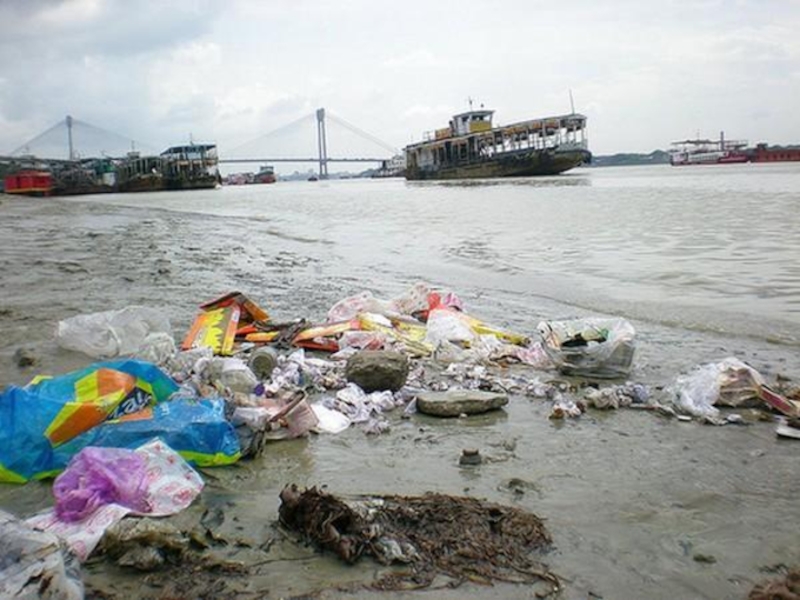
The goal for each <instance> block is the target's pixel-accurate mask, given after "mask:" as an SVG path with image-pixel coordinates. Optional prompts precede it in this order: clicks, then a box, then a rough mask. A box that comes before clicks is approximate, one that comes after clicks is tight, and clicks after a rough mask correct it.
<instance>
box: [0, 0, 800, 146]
mask: <svg viewBox="0 0 800 600" xmlns="http://www.w3.org/2000/svg"><path fill="white" fill-rule="evenodd" d="M379 12H380V14H379ZM384 13H385V8H380V9H379V8H378V7H376V5H375V3H374V2H372V1H368V0H342V1H340V2H337V3H331V2H323V1H321V0H296V1H289V0H280V1H274V2H257V1H255V0H233V1H230V2H215V1H213V0H192V1H189V0H187V1H178V2H169V3H167V2H157V1H155V0H151V1H142V2H132V1H124V0H61V1H56V0H53V1H45V0H34V1H28V2H9V1H0V20H2V22H3V23H4V30H5V32H7V35H5V36H4V37H3V38H0V143H1V144H2V148H0V150H3V149H10V148H13V147H16V146H18V145H20V144H21V143H23V142H24V141H25V140H27V139H29V138H31V137H33V136H34V135H36V134H38V133H39V132H40V131H42V130H44V129H45V128H46V127H48V126H50V125H51V124H52V123H54V122H55V121H56V120H58V119H61V118H63V116H64V115H65V114H68V113H70V114H73V115H75V116H76V117H79V118H82V119H84V120H86V121H89V122H91V123H95V124H96V125H99V126H101V127H103V128H105V129H110V130H112V131H119V132H120V133H122V134H124V135H126V136H128V137H133V138H135V139H137V140H141V141H147V142H149V143H150V144H151V145H154V146H158V147H163V146H166V145H169V144H172V143H176V142H179V141H183V140H185V139H186V138H187V137H188V135H189V134H192V135H193V136H194V137H195V139H203V140H209V141H217V142H219V144H220V147H221V148H226V147H228V148H231V147H235V146H237V145H241V144H242V143H244V142H247V141H248V140H253V139H255V138H258V137H259V136H260V135H262V134H264V133H267V132H269V131H272V130H275V129H278V128H280V127H281V126H282V125H285V124H286V123H289V122H292V121H294V120H295V119H298V118H299V117H302V116H303V115H306V114H310V113H311V112H313V110H314V109H316V108H317V107H318V106H326V107H327V108H328V109H329V110H331V111H333V112H335V113H336V114H339V115H341V116H343V117H344V118H346V119H347V120H348V121H350V122H351V123H354V124H356V125H358V126H359V127H361V128H362V129H365V130H366V131H369V132H370V133H372V134H373V135H376V136H377V137H379V138H381V139H384V140H385V141H387V142H389V143H391V144H392V145H396V146H402V145H405V144H407V143H409V142H410V141H412V140H413V139H418V138H419V137H420V136H421V134H422V132H423V131H426V130H430V129H433V128H435V127H440V126H442V125H444V124H445V123H446V122H447V119H448V118H449V116H450V114H451V113H452V112H455V111H458V110H461V109H463V108H464V107H465V106H466V100H467V98H468V97H473V98H474V99H475V100H476V101H478V102H483V103H485V104H486V105H487V107H490V108H494V109H496V110H497V113H496V119H497V120H498V121H500V122H510V121H514V120H519V119H524V118H528V117H535V116H542V115H546V114H551V113H559V112H564V111H565V110H568V108H569V92H570V90H571V91H572V93H573V96H574V98H575V101H576V103H577V108H578V109H579V110H581V111H582V112H584V113H586V114H587V115H588V116H589V127H590V139H591V146H592V149H593V150H594V151H595V152H599V153H608V152H615V151H649V150H652V149H654V148H659V147H660V148H663V147H666V145H668V144H669V142H670V141H671V140H672V139H677V138H680V137H685V136H687V135H691V134H694V133H695V132H696V131H697V130H698V129H699V130H702V133H704V134H707V135H712V134H716V132H718V131H719V130H720V129H725V130H726V131H730V133H731V135H733V136H735V137H746V138H751V139H753V140H755V139H759V140H766V141H770V142H773V143H788V142H800V117H798V116H797V115H796V111H795V109H794V106H793V101H792V99H793V98H797V97H800V67H798V65H800V42H798V39H797V36H796V33H795V32H796V31H797V30H798V28H800V3H798V2H797V1H796V0H790V1H783V0H758V1H755V0H664V1H663V2H659V3H658V4H654V3H651V2H641V1H639V0H613V1H608V2H596V1H595V0H571V1H569V2H561V3H554V2H552V1H550V0H548V1H544V0H505V1H503V2H499V3H489V2H478V1H475V2H469V3H465V2H463V1H460V0H459V1H457V0H441V1H439V2H435V3H432V2H423V1H422V0H407V1H406V2H405V3H404V4H403V6H402V8H399V9H398V10H395V11H392V12H391V14H389V15H388V17H387V15H385V14H384ZM334 135H335V133H334V132H331V136H334ZM338 136H339V137H337V138H335V139H334V138H333V137H332V139H331V143H332V144H333V145H335V146H337V147H341V148H342V151H343V152H344V151H347V150H348V149H349V148H352V151H353V152H359V151H361V150H360V149H359V148H358V147H357V141H356V140H349V139H348V138H347V137H346V136H345V135H344V134H343V133H342V132H339V133H338ZM306 137H307V138H308V139H306ZM302 144H307V146H308V152H313V149H314V141H313V131H312V132H311V133H308V134H306V133H303V134H302V135H301V136H299V140H297V141H294V142H293V141H290V140H288V139H287V140H283V147H284V148H289V147H291V148H294V147H298V148H300V147H301V146H302ZM364 151H366V150H364Z"/></svg>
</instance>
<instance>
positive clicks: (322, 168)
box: [317, 108, 328, 179]
mask: <svg viewBox="0 0 800 600" xmlns="http://www.w3.org/2000/svg"><path fill="white" fill-rule="evenodd" d="M317 149H318V150H319V178H320V179H327V178H328V141H327V137H326V135H325V109H324V108H318V109H317Z"/></svg>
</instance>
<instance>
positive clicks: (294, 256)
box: [0, 196, 800, 599]
mask: <svg viewBox="0 0 800 600" xmlns="http://www.w3.org/2000/svg"><path fill="white" fill-rule="evenodd" d="M165 199H166V197H165ZM0 202H2V204H0V215H2V219H0V232H2V235H1V236H0V247H1V248H0V249H1V250H2V258H3V260H2V279H3V290H4V291H3V298H2V302H1V303H0V324H2V327H3V331H4V338H5V342H4V343H3V344H2V346H1V347H0V383H2V384H9V383H16V384H20V383H25V382H26V381H27V380H29V379H30V378H31V377H32V376H33V375H35V374H38V373H51V374H56V373H62V372H65V371H67V370H69V369H72V368H76V367H79V366H84V365H86V364H88V363H89V362H91V361H90V360H89V359H87V358H86V357H84V356H81V355H77V354H73V353H69V352H66V351H62V350H59V349H58V348H56V347H55V345H54V343H53V339H52V333H53V328H54V326H55V324H56V322H57V321H58V320H59V319H62V318H65V317H68V316H72V315H74V314H78V313H88V312H94V311H98V310H108V309H111V308H121V307H123V306H126V305H131V304H145V305H148V306H155V307H160V308H162V309H163V310H164V311H165V312H166V314H167V315H168V316H169V317H170V320H171V322H172V324H173V328H174V331H175V336H176V338H177V339H180V338H181V337H182V336H183V334H184V333H185V331H186V329H187V328H188V326H189V324H190V322H191V320H192V318H193V316H194V314H195V309H196V306H197V304H198V303H199V302H201V301H203V300H206V299H208V298H210V297H213V296H216V295H217V294H219V293H222V292H224V291H227V290H230V289H239V290H242V291H244V292H246V293H248V294H249V295H250V296H252V297H253V298H254V299H256V300H257V301H259V303H260V304H262V305H263V306H265V307H266V308H268V309H269V310H270V312H271V313H272V314H273V316H274V317H275V318H278V319H283V318H287V319H289V318H295V317H299V316H309V317H311V318H317V319H320V318H322V317H324V314H325V312H326V311H327V309H328V308H329V307H330V306H332V305H333V304H334V303H335V302H336V301H337V300H339V299H340V298H342V297H344V296H347V295H350V294H353V293H356V292H359V291H361V290H362V289H371V290H373V291H374V292H376V294H379V295H381V296H383V297H391V296H393V295H395V294H397V293H399V292H401V291H403V290H404V289H405V288H406V287H408V285H409V284H411V283H413V282H414V281H416V280H417V279H420V278H423V279H427V280H429V281H431V282H432V283H434V284H439V285H442V286H444V287H448V288H451V289H454V290H456V291H457V292H458V293H459V294H460V295H461V297H462V298H463V299H464V301H465V303H466V304H467V307H468V309H469V311H470V312H471V313H473V314H475V315H477V316H481V317H483V318H485V319H486V320H488V321H490V322H493V323H496V324H498V325H501V326H505V327H508V328H511V329H513V330H516V331H521V332H525V333H532V332H533V331H535V327H536V324H537V323H538V321H539V320H540V319H542V318H556V317H559V316H563V315H564V314H565V312H566V311H567V310H568V311H569V314H575V315H578V316H580V315H581V314H588V311H586V310H585V309H581V308H580V307H578V306H576V305H572V306H569V307H568V308H567V307H565V306H564V305H562V304H559V303H558V302H557V301H555V300H553V299H552V298H549V297H548V295H547V294H543V295H541V296H535V295H532V294H523V293H520V292H519V291H516V290H515V289H514V286H513V285H508V286H503V285H502V284H501V285H498V284H497V283H498V281H499V279H498V278H496V277H486V278H479V277H471V276H470V275H469V274H468V273H464V272H459V271H456V270H454V271H452V272H451V273H450V274H449V276H448V277H436V275H437V273H436V271H435V268H433V267H432V268H431V270H430V272H425V271H423V270H421V269H420V268H419V265H416V264H415V265H414V266H413V267H411V268H404V267H402V266H400V265H402V263H403V261H402V257H395V258H393V259H387V258H385V257H383V256H380V257H375V258H376V264H377V265H379V266H378V267H377V268H374V269H368V268H365V267H364V266H361V265H360V264H356V263H351V262H347V261H342V260H341V259H342V253H341V252H339V248H338V247H337V245H336V244H335V243H334V242H332V241H330V239H327V238H326V235H325V230H324V227H321V228H319V235H318V236H313V235H311V234H310V232H311V230H314V228H309V234H308V235H305V236H298V235H294V234H287V233H286V231H285V230H283V229H281V227H279V226H277V225H276V224H275V223H274V222H272V221H271V220H270V219H268V218H265V219H263V220H260V219H258V218H255V219H254V218H252V217H248V216H226V217H221V216H217V215H208V214H200V213H192V212H187V211H185V210H183V211H180V212H175V211H167V210H159V209H154V208H152V207H148V208H146V209H145V208H137V207H131V206H114V205H109V204H107V203H104V202H101V201H95V200H87V201H76V200H70V201H64V200H58V199H48V200H30V199H18V198H9V197H7V196H0ZM126 203H128V202H127V201H126ZM265 211H266V209H265ZM364 251H365V252H368V251H369V250H368V249H367V248H365V250H364ZM364 262H365V263H366V262H368V261H366V259H365V261H364ZM386 263H388V266H387V264H386ZM439 274H440V275H441V273H439ZM631 320H632V321H633V323H634V325H635V326H636V327H637V331H638V334H639V337H638V349H637V359H636V365H637V366H636V370H635V371H634V373H633V375H632V379H634V380H636V381H639V382H642V383H646V384H649V385H652V386H662V385H664V384H665V383H666V382H668V381H670V380H671V378H672V377H673V376H674V374H676V373H678V372H679V371H681V370H685V369H687V368H689V367H691V366H692V365H695V364H698V363H700V362H707V361H708V360H710V359H713V358H716V359H721V358H723V357H725V356H729V355H735V356H738V357H739V358H741V359H742V360H745V361H747V362H749V363H750V364H752V365H753V366H754V367H755V368H757V369H759V370H760V371H761V372H762V373H763V374H764V375H765V376H767V378H768V379H774V378H775V376H777V375H778V374H781V375H784V376H788V377H795V378H796V377H797V376H798V375H800V356H798V352H797V348H796V346H793V345H792V344H786V343H772V342H768V341H765V340H764V339H761V338H757V337H752V336H737V335H725V334H722V333H714V332H713V331H698V330H692V329H687V328H683V327H671V326H668V325H665V324H659V323H657V322H653V321H641V320H637V319H634V318H631ZM19 348H27V349H30V350H31V351H32V353H33V354H34V355H35V356H37V357H38V364H36V365H35V366H34V367H28V368H20V367H18V366H17V365H16V362H15V360H14V353H15V352H16V351H17V350H18V349H19ZM523 372H524V374H525V376H528V377H533V376H536V375H538V376H539V377H541V378H542V379H543V380H550V379H555V378H558V377H557V375H555V374H554V373H549V372H545V373H538V374H537V373H534V372H532V371H530V370H523ZM549 409H550V407H549V403H547V402H546V401H544V400H536V399H530V398H526V397H523V396H513V397H512V398H511V401H510V403H509V405H508V406H507V408H506V410H504V411H499V412H496V413H493V414H488V415H485V416H481V417H472V418H469V419H455V420H436V419H433V418H430V417H425V416H422V415H415V416H413V417H412V418H411V419H401V418H400V414H399V413H396V414H392V415H391V417H390V420H391V422H392V429H391V431H390V432H389V433H386V434H384V435H381V436H378V437H370V436H366V435H365V434H364V433H363V432H362V431H361V430H360V429H358V428H356V427H353V428H350V429H349V430H347V431H346V432H344V433H342V434H339V435H336V436H331V435H320V436H312V437H310V438H308V439H301V440H293V441H287V442H280V443H275V444H272V445H270V446H269V447H268V448H267V451H266V452H265V454H264V455H263V456H262V457H260V458H259V459H257V460H253V461H243V462H241V463H239V464H238V465H236V466H234V467H230V468H224V469H215V470H207V471H205V473H204V475H205V476H206V482H207V487H206V489H205V490H204V492H203V494H202V496H201V498H200V501H199V502H198V503H197V505H196V506H194V507H192V508H191V509H190V510H188V511H186V513H184V514H182V515H179V516H178V517H176V521H178V522H180V520H181V519H183V520H185V521H188V522H191V521H192V520H194V521H195V522H196V521H198V520H199V519H200V517H201V516H202V514H203V513H204V511H206V510H212V511H213V510H215V509H221V513H220V514H222V515H223V516H224V518H222V522H221V523H219V524H218V525H216V531H217V532H218V534H219V536H220V537H222V538H227V539H228V541H229V543H228V545H227V546H223V545H219V546H215V547H214V548H213V551H214V552H216V553H219V554H220V555H221V556H224V557H225V558H228V559H232V560H238V561H242V562H243V563H245V564H250V565H252V564H255V563H259V566H257V567H254V568H253V569H252V572H251V574H250V576H248V577H247V578H246V579H243V578H240V577H239V578H237V576H236V575H230V576H229V579H230V590H234V591H235V590H239V591H240V592H241V597H247V593H253V594H255V595H257V594H258V593H261V594H264V593H267V591H268V593H267V597H275V598H278V597H289V596H293V595H300V594H303V593H307V592H310V591H312V590H316V589H320V588H326V587H330V586H333V585H338V584H342V583H344V582H348V581H359V582H365V581H370V580H371V579H372V577H373V576H374V574H375V573H376V572H377V571H379V570H380V569H379V567H378V566H377V565H375V564H372V563H370V562H369V561H363V562H362V563H360V564H358V565H356V566H353V567H350V566H346V565H343V564H341V563H340V562H339V561H338V560H337V559H335V558H334V557H332V556H328V555H321V554H319V553H317V552H315V551H314V550H313V549H312V548H308V547H305V546H303V545H300V544H297V543H295V542H294V541H293V540H292V539H291V538H287V537H286V536H285V535H284V534H283V533H282V532H281V531H280V530H279V529H277V528H276V527H275V521H276V518H277V506H278V494H279V492H280V490H281V489H282V487H283V486H284V485H286V484H288V483H297V484H300V485H326V486H328V490H329V491H331V492H333V493H337V494H369V493H374V494H392V493H402V494H422V493H425V492H426V491H436V492H441V493H447V494H454V495H469V496H475V497H480V498H486V499H488V500H491V501H494V502H500V503H504V504H510V505H514V506H518V507H520V508H524V509H526V510H529V511H532V512H534V513H536V514H537V515H539V516H540V517H543V518H544V519H546V523H547V526H548V528H549V530H550V532H551V534H552V536H553V539H554V549H553V551H552V552H550V553H548V554H546V555H545V556H543V557H542V560H543V562H545V563H546V564H547V565H548V566H549V567H550V569H551V570H552V571H553V572H554V573H556V574H557V575H558V576H559V577H561V578H562V581H563V582H564V585H565V591H564V593H563V596H562V597H564V598H575V599H577V598H588V597H597V596H600V597H603V598H645V597H646V598H715V599H723V598H724V599H728V598H730V599H734V598H744V597H746V595H747V592H748V591H749V589H750V588H751V587H752V585H753V584H754V582H756V581H759V580H761V579H763V578H764V577H765V576H768V575H766V574H765V572H764V571H763V569H764V568H765V567H766V568H768V567H771V566H774V565H776V564H780V563H783V564H787V565H794V564H798V563H800V544H798V543H797V540H796V533H795V530H796V527H794V523H796V522H797V521H798V518H800V503H798V502H797V497H798V493H799V492H800V484H799V483H798V480H797V473H798V467H797V465H798V460H799V459H800V444H798V443H796V442H792V441H781V440H779V439H777V438H776V436H775V433H774V425H773V424H769V423H764V422H754V423H753V424H752V425H750V426H746V427H738V426H726V427H710V426H703V425H700V424H698V423H681V422H678V421H676V420H670V419H666V418H663V417H659V416H656V415H654V414H652V413H648V412H640V411H635V410H618V411H610V412H600V411H590V412H589V413H587V414H586V415H584V416H583V417H582V418H580V419H578V420H574V421H568V422H553V421H550V420H548V419H547V415H548V413H549ZM466 447H470V448H479V449H480V451H481V453H483V454H484V455H486V456H488V457H491V458H492V459H493V460H491V461H489V462H487V463H485V464H483V465H480V466H478V467H470V468H466V467H461V466H459V464H458V457H459V455H460V453H461V450H462V449H463V448H466ZM511 480H519V481H520V482H522V484H519V482H516V483H515V484H514V485H512V486H509V482H510V481H511ZM515 487H516V488H517V489H520V490H521V491H522V493H519V492H514V491H513V488H515ZM51 503H52V500H51V495H50V489H49V485H48V484H46V483H30V484H27V485H24V486H10V485H0V507H2V508H3V509H6V510H10V511H12V512H14V513H16V514H17V515H20V516H28V515H31V514H33V513H35V512H37V511H39V510H41V509H43V508H46V507H48V506H50V505H51ZM698 554H702V555H708V556H712V557H713V558H714V559H715V561H716V562H713V563H711V564H708V563H704V562H698V561H696V560H695V558H694V557H695V556H696V555H698ZM84 578H85V581H86V582H87V585H88V586H89V588H90V589H99V590H106V591H113V592H114V593H115V594H117V597H120V598H122V597H126V598H127V597H142V598H144V597H158V596H159V594H161V593H162V592H163V590H164V588H163V587H160V586H163V585H164V582H163V581H162V582H159V581H158V579H153V578H151V577H148V578H146V579H145V578H143V576H141V575H136V574H131V573H128V572H122V571H119V570H117V569H115V568H113V567H110V566H108V565H107V564H105V563H103V562H99V563H90V564H89V565H87V566H86V567H85V569H84ZM531 594H532V590H531V589H530V588H518V587H514V586H506V585H501V586H496V587H494V588H487V587H484V586H479V585H475V584H464V585H463V586H461V587H460V588H459V589H457V590H454V591H452V590H451V591H447V590H430V591H428V592H425V593H424V594H422V597H430V598H494V597H503V598H530V597H531ZM591 594H595V595H596V596H591ZM354 595H355V596H356V597H361V598H368V597H369V598H372V597H376V598H377V597H387V596H388V597H392V598H402V597H406V596H407V597H420V594H413V595H412V594H410V593H409V594H404V593H391V594H378V593H371V592H366V591H363V590H362V591H358V592H356V593H355V594H354ZM349 596H350V594H347V593H345V592H341V591H340V592H326V593H324V594H323V596H322V597H325V598H336V597H349Z"/></svg>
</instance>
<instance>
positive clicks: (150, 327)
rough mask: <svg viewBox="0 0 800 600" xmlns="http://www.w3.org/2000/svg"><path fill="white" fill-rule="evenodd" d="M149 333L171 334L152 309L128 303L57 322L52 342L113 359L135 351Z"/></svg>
mask: <svg viewBox="0 0 800 600" xmlns="http://www.w3.org/2000/svg"><path fill="white" fill-rule="evenodd" d="M153 333H166V334H168V335H169V336H172V327H171V326H170V324H169V319H168V318H167V317H166V316H165V315H164V314H163V313H161V312H160V311H158V310H156V309H154V308H148V307H146V306H128V307H126V308H123V309H121V310H110V311H106V312H99V313H92V314H87V315H77V316H75V317H71V318H69V319H64V320H63V321H59V323H58V326H57V327H56V343H57V344H58V345H59V346H60V347H62V348H64V349H66V350H75V351H77V352H83V353H84V354H86V355H88V356H91V357H93V358H113V357H116V356H129V355H132V354H135V353H136V352H138V351H139V350H140V349H141V348H142V347H143V345H144V342H145V339H146V338H147V336H148V335H150V334H153Z"/></svg>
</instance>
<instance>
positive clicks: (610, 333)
mask: <svg viewBox="0 0 800 600" xmlns="http://www.w3.org/2000/svg"><path fill="white" fill-rule="evenodd" d="M538 330H539V333H540V334H541V336H542V339H543V340H544V349H545V351H546V352H547V354H548V356H549V357H550V359H551V360H552V361H553V363H555V365H556V367H557V368H558V369H559V370H560V371H561V372H562V373H564V374H565V375H584V376H588V377H599V378H604V379H613V378H616V377H625V376H627V375H628V373H629V372H630V370H631V366H632V363H633V355H634V351H635V349H636V346H635V343H634V338H635V336H636V330H635V329H634V328H633V325H631V324H630V323H629V322H628V321H626V320H625V319H600V318H588V319H575V320H571V321H542V322H541V323H539V326H538Z"/></svg>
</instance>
